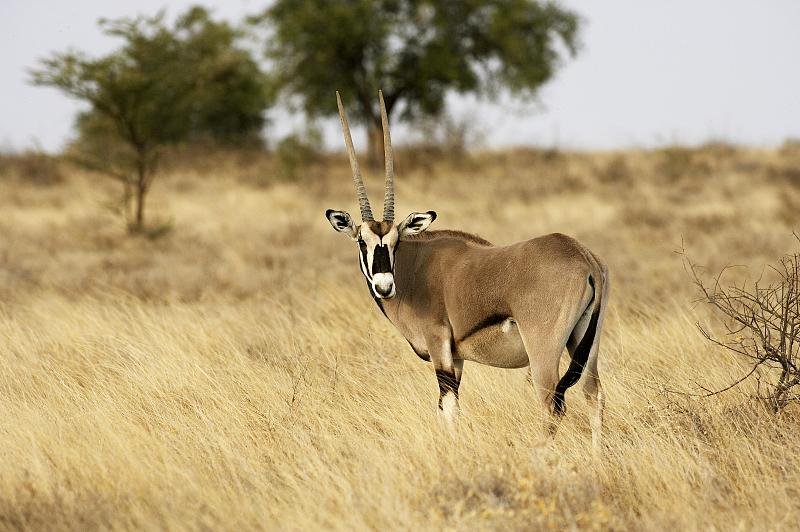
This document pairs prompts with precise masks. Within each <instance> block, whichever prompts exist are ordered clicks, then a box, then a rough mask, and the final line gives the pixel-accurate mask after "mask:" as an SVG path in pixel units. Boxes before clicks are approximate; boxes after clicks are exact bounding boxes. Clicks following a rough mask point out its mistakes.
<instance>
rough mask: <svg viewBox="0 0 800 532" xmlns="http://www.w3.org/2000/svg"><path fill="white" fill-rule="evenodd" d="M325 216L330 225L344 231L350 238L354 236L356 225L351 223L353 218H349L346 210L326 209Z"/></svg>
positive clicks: (341, 231)
mask: <svg viewBox="0 0 800 532" xmlns="http://www.w3.org/2000/svg"><path fill="white" fill-rule="evenodd" d="M325 217H326V218H327V219H328V221H329V222H330V223H331V226H332V227H333V228H334V229H336V230H337V231H339V232H340V233H345V234H346V235H348V236H349V237H350V238H355V237H356V232H357V229H356V226H355V224H354V223H353V219H352V218H350V214H348V213H347V212H345V211H335V210H333V209H328V210H327V211H325Z"/></svg>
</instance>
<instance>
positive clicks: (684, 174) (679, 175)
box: [656, 146, 711, 182]
mask: <svg viewBox="0 0 800 532" xmlns="http://www.w3.org/2000/svg"><path fill="white" fill-rule="evenodd" d="M657 154H658V162H657V166H656V171H657V173H658V174H659V175H661V176H662V178H663V179H665V180H666V181H668V182H675V181H679V180H683V179H690V178H697V177H703V176H707V175H708V174H709V172H710V170H711V168H710V166H709V164H708V163H707V162H706V161H702V160H700V159H699V158H698V157H697V152H696V150H693V149H691V148H686V147H683V146H671V147H669V148H663V149H661V150H658V151H657Z"/></svg>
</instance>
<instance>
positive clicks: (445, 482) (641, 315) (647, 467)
mask: <svg viewBox="0 0 800 532" xmlns="http://www.w3.org/2000/svg"><path fill="white" fill-rule="evenodd" d="M412 161H413V166H412V164H411V163H412ZM12 163H13V161H11V160H6V161H5V170H4V171H3V176H2V177H0V187H2V189H1V190H2V193H0V212H2V217H0V338H1V339H2V340H0V342H1V343H0V361H1V362H2V363H1V364H0V405H2V408H0V453H1V457H2V458H1V460H2V462H0V527H2V528H6V529H17V528H27V529H79V530H89V529H159V528H160V529H164V528H167V529H184V528H185V529H209V530H219V529H228V530H238V529H288V530H308V529H340V530H352V529H406V530H412V529H413V530H420V529H455V530H467V529H470V530H471V529H478V530H483V529H487V530H488V529H551V528H555V529H559V528H567V529H578V528H580V529H582V528H589V529H618V530H619V529H637V530H663V529H670V528H671V529H688V530H692V529H716V530H746V529H757V530H781V529H786V528H789V527H794V526H797V521H796V518H797V515H798V511H800V440H798V438H797V426H798V411H797V408H796V407H790V408H789V409H788V410H787V411H786V412H785V413H784V414H783V415H781V416H779V417H775V416H773V415H771V414H769V413H767V411H766V409H765V408H764V407H763V406H761V405H759V404H758V403H756V402H754V401H752V400H751V399H749V397H748V393H750V392H752V390H753V388H752V385H747V386H744V387H742V388H740V389H736V390H732V391H730V392H727V393H725V394H723V395H720V396H717V397H713V398H708V399H699V398H693V397H687V396H684V395H680V394H676V393H672V392H671V390H678V391H691V392H697V391H699V388H698V386H697V385H698V384H699V385H702V386H706V387H709V388H714V387H722V386H724V385H725V384H727V383H729V382H730V381H731V380H733V379H735V378H737V377H739V376H740V375H741V374H742V372H743V371H744V369H745V367H744V366H743V365H741V364H740V363H739V362H737V360H736V359H734V358H733V357H732V356H730V355H729V354H726V353H724V352H721V351H720V350H719V349H717V348H714V347H713V346H711V345H710V344H709V343H708V342H707V341H706V340H704V339H703V338H702V336H701V335H700V334H699V332H698V330H697V328H696V326H695V322H696V321H698V320H699V321H701V322H703V323H707V324H711V325H712V326H714V324H715V323H716V322H715V321H714V320H713V319H711V317H710V316H709V315H708V313H707V310H706V308H705V307H703V306H702V305H699V304H696V303H694V300H695V298H696V295H697V294H696V293H695V291H694V289H693V288H692V286H691V283H690V280H689V277H688V275H687V274H686V272H685V271H684V267H683V263H682V258H681V256H680V255H678V254H676V253H675V251H676V250H680V249H681V246H682V245H683V246H684V247H685V248H686V251H687V252H688V254H689V255H690V256H691V257H692V258H693V259H694V260H695V261H696V262H698V263H700V264H703V265H705V266H707V267H709V268H710V270H712V271H713V270H715V269H719V268H721V267H723V266H724V265H726V264H729V263H735V264H743V265H746V266H749V267H750V269H749V271H744V273H745V274H751V275H757V274H758V273H760V271H761V268H762V266H763V265H764V264H765V263H769V262H773V261H774V260H775V259H776V258H777V257H778V256H780V255H781V254H783V253H785V252H787V251H792V250H794V249H796V241H795V240H794V238H793V236H792V229H797V228H798V225H800V215H799V214H798V213H800V146H798V145H796V144H787V145H786V146H784V147H783V148H780V149H774V150H751V149H744V148H732V147H729V146H725V145H710V146H706V147H704V148H700V149H696V150H685V149H680V148H674V149H667V150H658V151H631V152H620V153H562V152H556V151H537V150H517V151H509V152H503V153H484V154H476V155H473V156H471V157H468V158H467V159H466V160H463V161H461V162H460V163H456V162H453V161H452V160H449V162H448V160H446V159H445V160H444V161H439V160H437V158H436V157H435V156H431V155H430V154H428V155H425V154H411V153H407V152H400V153H398V155H397V168H398V182H397V187H398V205H397V212H398V217H404V216H405V215H406V214H407V213H408V212H409V211H412V210H428V209H435V210H436V211H437V212H438V214H439V218H438V219H437V220H436V222H435V224H434V228H460V229H463V230H466V231H472V232H476V233H478V234H480V235H482V236H484V237H486V238H488V239H490V240H492V241H494V242H495V243H498V244H503V243H510V242H513V241H515V240H519V239H525V238H529V237H531V236H534V235H538V234H542V233H546V232H552V231H560V232H565V233H569V234H571V235H573V236H575V237H577V238H578V239H580V240H581V241H582V242H584V243H585V244H587V245H588V246H589V247H590V248H591V249H592V250H594V251H596V252H597V253H598V254H599V255H600V256H601V257H603V258H604V259H605V261H606V262H607V263H608V264H609V266H610V269H611V274H612V279H613V283H612V289H611V299H610V307H609V316H608V318H607V320H606V326H605V330H604V333H603V339H602V343H601V349H602V352H601V358H600V371H601V375H602V378H603V383H604V387H605V391H606V395H607V408H606V424H605V448H604V450H603V453H602V458H601V459H600V460H597V461H593V458H592V454H591V451H590V448H591V445H590V441H591V439H590V432H589V426H588V421H587V417H586V414H587V412H586V410H587V408H586V406H587V405H586V403H585V400H584V399H583V396H582V394H581V393H580V391H579V388H577V387H576V388H573V389H572V390H570V392H568V393H567V410H568V413H567V416H566V418H565V420H564V422H563V423H562V425H561V428H560V430H559V432H558V435H557V437H556V439H555V441H553V442H552V443H548V441H547V439H546V438H544V435H543V433H542V430H541V425H540V417H539V416H540V413H539V411H538V406H537V403H536V400H535V397H534V392H533V390H532V389H531V388H530V385H529V384H528V383H527V382H526V372H525V370H499V369H493V368H487V367H481V366H476V365H474V364H470V363H467V365H466V368H465V373H464V379H463V381H462V385H461V405H462V414H463V415H462V418H461V424H460V426H459V427H458V430H457V431H456V432H455V433H454V434H453V435H452V436H451V435H449V434H448V433H447V432H446V430H445V428H444V427H442V426H440V424H439V423H438V421H437V416H436V402H437V398H438V388H437V385H436V379H435V376H434V374H433V371H432V369H431V368H430V367H429V365H428V364H426V363H424V362H422V361H420V360H419V359H418V358H417V357H416V356H415V355H414V354H413V352H412V351H411V349H410V348H409V347H408V345H407V344H406V342H405V341H404V340H403V339H402V337H401V336H400V335H399V334H398V333H397V332H395V330H394V329H393V327H392V326H391V324H390V323H388V322H387V320H386V319H385V318H384V317H383V315H382V314H381V313H380V311H379V310H378V309H377V307H376V306H375V305H374V303H373V302H372V301H371V299H370V297H369V294H368V292H367V289H366V287H365V286H364V281H363V279H362V278H361V274H360V273H359V270H358V266H357V254H356V248H355V246H354V245H353V244H352V243H351V242H349V241H348V240H347V239H346V238H344V237H342V235H339V234H336V233H334V232H333V231H332V229H331V228H330V226H329V225H328V222H327V221H326V220H325V217H324V216H323V213H324V210H325V209H326V208H346V209H349V210H350V212H357V211H358V209H357V208H356V206H355V198H354V193H353V190H352V182H351V177H350V174H349V169H348V167H347V164H346V162H345V160H344V159H343V158H341V157H334V156H330V157H325V158H323V159H322V160H320V161H318V162H317V163H316V164H315V165H313V166H312V167H310V168H307V169H301V170H300V171H299V174H300V176H301V179H300V180H299V181H294V182H287V181H285V180H283V181H281V180H275V179H272V178H271V177H270V176H271V174H272V173H278V171H277V170H276V167H275V165H273V164H270V163H269V162H266V163H265V162H263V161H262V162H259V161H251V160H237V159H236V158H230V157H229V158H219V159H214V158H206V159H203V160H202V161H200V162H198V161H195V162H194V163H193V164H189V163H188V162H185V164H182V165H174V166H172V167H170V168H167V172H166V175H164V176H162V177H160V178H159V180H158V181H156V184H155V186H154V189H153V191H152V194H151V203H150V214H151V215H152V220H153V222H154V224H156V225H157V224H158V223H162V222H165V221H171V222H170V223H171V230H170V231H168V232H166V231H164V232H163V234H160V235H156V234H154V235H151V237H150V238H148V237H146V236H134V237H131V236H127V235H126V234H125V231H124V227H123V224H122V222H121V221H120V219H119V217H118V216H117V215H116V214H115V213H113V212H112V209H111V207H110V204H111V203H113V201H115V200H116V199H117V197H118V196H119V190H118V187H117V185H116V184H115V183H113V182H110V181H106V180H105V179H102V178H100V177H98V176H96V175H91V174H87V173H84V172H82V171H79V170H76V169H74V168H71V167H69V166H62V167H60V172H61V173H62V174H63V180H61V181H59V182H49V181H52V180H48V179H33V180H31V179H27V178H25V176H24V175H23V174H25V166H24V164H12ZM368 184H369V185H370V187H371V190H372V191H373V192H372V195H373V197H374V198H375V199H374V200H373V201H374V202H375V203H376V204H379V203H380V197H381V196H382V194H381V189H380V186H381V185H380V177H379V176H378V174H377V173H376V172H370V173H369V177H368ZM376 208H377V207H376ZM156 232H157V231H156ZM734 275H736V273H734ZM564 367H565V366H562V371H563V368H564Z"/></svg>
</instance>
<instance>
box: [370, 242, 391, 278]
mask: <svg viewBox="0 0 800 532" xmlns="http://www.w3.org/2000/svg"><path fill="white" fill-rule="evenodd" d="M391 271H392V263H391V261H390V260H389V246H387V245H386V244H381V245H379V246H375V251H374V252H373V253H372V275H375V274H376V273H389V272H391Z"/></svg>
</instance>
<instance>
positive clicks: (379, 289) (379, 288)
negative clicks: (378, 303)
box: [375, 286, 392, 297]
mask: <svg viewBox="0 0 800 532" xmlns="http://www.w3.org/2000/svg"><path fill="white" fill-rule="evenodd" d="M375 291H376V292H377V293H378V295H380V296H382V297H388V296H389V294H391V293H392V287H391V286H389V287H383V286H376V287H375Z"/></svg>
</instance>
